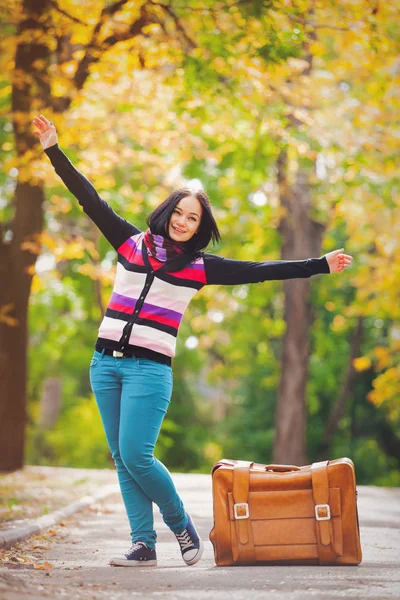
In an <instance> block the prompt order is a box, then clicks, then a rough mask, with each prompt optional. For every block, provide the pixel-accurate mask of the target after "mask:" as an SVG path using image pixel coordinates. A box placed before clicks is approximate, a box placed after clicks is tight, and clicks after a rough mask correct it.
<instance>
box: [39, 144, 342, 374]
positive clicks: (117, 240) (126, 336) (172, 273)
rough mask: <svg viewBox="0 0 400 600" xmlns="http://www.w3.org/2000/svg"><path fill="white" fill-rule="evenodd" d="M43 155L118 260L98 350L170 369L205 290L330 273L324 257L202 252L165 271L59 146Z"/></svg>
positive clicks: (137, 232) (139, 236)
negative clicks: (187, 319) (192, 307)
mask: <svg viewBox="0 0 400 600" xmlns="http://www.w3.org/2000/svg"><path fill="white" fill-rule="evenodd" d="M45 152H46V154H47V155H48V157H49V158H50V160H51V163H52V165H53V166H54V168H55V170H56V173H57V174H58V175H59V176H60V177H61V179H62V180H63V182H64V183H65V185H66V186H67V188H68V189H69V190H70V191H71V192H72V193H73V194H74V196H75V197H76V198H77V199H78V201H79V203H80V205H81V206H82V208H83V210H84V211H85V213H86V214H87V215H88V216H89V217H90V218H91V219H92V220H93V221H94V223H95V224H96V225H97V226H98V227H99V229H100V230H101V231H102V233H103V234H104V235H105V237H106V238H107V239H108V241H109V242H110V243H111V245H112V246H113V247H114V249H115V250H116V252H117V255H118V264H117V273H116V277H115V283H114V289H113V291H112V294H111V298H110V301H109V303H108V306H107V310H106V313H105V315H104V318H103V320H102V322H101V324H100V327H99V331H98V338H97V342H96V348H98V349H100V348H108V349H110V350H124V349H129V350H132V351H133V352H134V353H135V354H136V355H137V356H144V357H148V358H151V359H153V360H156V361H159V362H163V363H166V364H171V359H172V357H173V356H175V349H176V339H177V335H178V330H179V325H180V323H181V321H182V316H183V314H184V312H185V310H186V308H187V306H188V304H189V302H190V300H191V299H192V298H193V296H194V295H195V294H196V293H197V292H198V291H199V290H200V289H201V288H202V287H203V286H205V285H210V284H211V285H218V284H223V285H238V284H247V283H256V282H261V281H266V280H277V279H279V280H282V279H294V278H299V277H302V278H304V277H310V276H311V275H316V274H318V273H329V272H330V270H329V265H328V262H327V260H326V258H325V256H322V257H321V258H309V259H306V260H291V261H289V260H273V261H265V262H253V261H243V260H232V259H227V258H223V257H221V256H217V255H214V254H208V253H205V252H203V253H201V256H200V257H199V258H197V259H196V260H194V261H193V262H191V263H190V264H189V265H186V266H184V267H183V268H180V269H178V270H171V269H172V267H171V265H170V264H169V265H168V269H170V270H169V271H168V270H167V265H166V264H165V263H164V262H161V261H158V260H157V259H155V258H153V257H152V256H151V255H149V252H148V250H147V247H146V245H145V243H144V241H143V238H144V233H143V232H142V231H141V230H140V229H138V228H137V227H136V226H135V225H132V223H129V222H128V221H126V220H125V219H123V218H121V217H120V216H119V215H117V214H116V213H115V212H114V211H113V209H112V208H111V207H110V206H109V205H108V204H107V202H105V201H104V200H102V199H101V198H100V196H99V195H98V193H97V191H96V190H95V188H94V187H93V185H92V184H91V183H90V181H89V180H88V179H87V178H86V177H84V175H82V173H80V172H79V171H78V170H77V169H76V168H75V167H74V165H73V164H72V163H71V161H70V160H69V159H68V158H67V156H66V155H65V154H64V153H63V152H62V150H61V149H60V148H59V146H58V144H55V145H54V146H51V147H50V148H47V149H46V150H45ZM175 268H176V266H175Z"/></svg>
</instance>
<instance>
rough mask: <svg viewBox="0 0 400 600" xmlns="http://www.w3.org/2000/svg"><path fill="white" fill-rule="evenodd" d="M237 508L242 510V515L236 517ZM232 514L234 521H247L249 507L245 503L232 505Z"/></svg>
mask: <svg viewBox="0 0 400 600" xmlns="http://www.w3.org/2000/svg"><path fill="white" fill-rule="evenodd" d="M238 507H240V508H244V515H238V512H237V509H238ZM233 512H234V515H235V519H248V518H249V505H248V504H247V502H239V503H238V504H234V505H233Z"/></svg>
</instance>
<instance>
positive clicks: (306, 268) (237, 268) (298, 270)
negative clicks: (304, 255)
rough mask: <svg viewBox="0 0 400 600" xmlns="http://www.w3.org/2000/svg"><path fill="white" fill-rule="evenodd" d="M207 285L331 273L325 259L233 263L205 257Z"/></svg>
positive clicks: (234, 261) (215, 257) (215, 256)
mask: <svg viewBox="0 0 400 600" xmlns="http://www.w3.org/2000/svg"><path fill="white" fill-rule="evenodd" d="M203 259H204V267H205V271H206V279H207V284H211V285H217V284H223V285H237V284H244V283H258V282H260V281H267V280H276V279H297V278H298V277H311V275H317V274H318V273H330V269H329V265H328V261H327V260H326V258H325V256H322V257H321V258H308V259H306V260H269V261H265V262H252V261H248V260H232V259H229V258H223V257H222V256H217V255H215V254H203Z"/></svg>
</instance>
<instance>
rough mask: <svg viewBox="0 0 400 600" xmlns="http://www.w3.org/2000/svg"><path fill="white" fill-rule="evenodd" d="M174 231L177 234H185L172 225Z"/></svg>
mask: <svg viewBox="0 0 400 600" xmlns="http://www.w3.org/2000/svg"><path fill="white" fill-rule="evenodd" d="M172 229H173V230H174V231H176V232H177V233H185V232H184V231H181V230H180V229H177V228H176V227H174V225H172Z"/></svg>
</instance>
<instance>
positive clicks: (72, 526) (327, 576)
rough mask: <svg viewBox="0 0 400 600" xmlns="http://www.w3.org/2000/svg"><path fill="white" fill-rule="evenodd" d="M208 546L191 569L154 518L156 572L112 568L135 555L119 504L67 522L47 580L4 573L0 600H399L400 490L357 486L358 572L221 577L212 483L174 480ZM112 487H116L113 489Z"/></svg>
mask: <svg viewBox="0 0 400 600" xmlns="http://www.w3.org/2000/svg"><path fill="white" fill-rule="evenodd" d="M173 477H174V480H175V482H176V485H177V487H178V490H179V492H180V494H181V496H182V499H183V501H184V503H185V506H186V507H187V509H188V510H189V511H190V512H191V514H192V515H193V517H194V519H195V521H196V524H197V526H198V528H199V531H200V533H201V535H202V536H203V539H204V540H205V552H204V555H203V559H202V560H201V561H200V562H199V563H198V564H197V565H194V566H193V567H188V566H186V565H185V564H184V563H183V561H182V559H181V556H180V552H179V547H178V544H177V542H176V540H175V537H174V536H173V534H172V533H171V532H170V531H169V529H168V528H167V527H166V526H165V525H164V523H163V521H162V519H161V515H160V513H159V511H158V508H156V509H155V520H156V529H157V533H158V546H157V558H158V566H157V567H155V568H149V567H148V568H147V569H146V568H124V567H111V566H109V565H108V560H109V557H110V556H113V555H114V554H115V553H120V552H122V551H126V550H127V549H128V548H129V546H130V538H129V525H128V520H127V517H126V515H125V512H124V508H123V505H122V501H121V498H120V496H119V494H113V495H112V496H110V497H108V498H106V499H105V500H101V501H99V502H98V503H97V504H95V505H94V506H92V507H90V508H86V509H85V510H83V511H82V512H79V513H76V514H75V515H72V516H70V517H68V518H67V519H65V520H64V524H65V527H61V526H60V527H59V530H62V531H64V532H65V534H64V536H63V537H61V536H60V535H56V536H54V542H52V543H51V544H50V549H48V550H45V551H44V552H43V554H42V555H41V559H40V560H41V562H43V561H44V560H46V561H48V562H49V563H51V565H52V568H49V569H47V570H43V571H41V570H32V569H30V570H28V569H27V568H24V565H21V566H20V567H18V568H16V569H9V568H5V567H3V568H0V598H1V600H26V599H29V600H36V599H39V598H51V600H54V599H58V598H64V597H68V598H72V599H73V600H87V599H93V600H100V599H103V598H107V599H108V600H128V599H131V598H140V599H141V600H146V599H156V598H161V599H165V600H172V599H175V598H176V599H190V600H203V599H207V600H210V599H213V600H214V599H216V600H228V599H229V600H237V599H240V600H247V599H248V598H254V599H258V598H268V599H269V600H283V599H285V600H303V599H304V600H306V599H307V600H308V599H310V598H316V599H317V600H331V599H332V600H333V599H336V598H363V599H369V598H373V599H376V600H381V599H384V598H397V599H400V489H388V488H376V487H365V486H358V490H359V495H358V498H359V499H358V507H359V518H360V527H361V542H362V549H363V561H362V563H361V564H360V565H359V566H358V567H306V566H303V567H297V566H279V567H276V566H273V567H265V566H262V567H229V568H228V567H217V566H216V565H215V563H214V558H213V550H212V545H211V542H210V541H209V539H208V534H209V532H210V530H211V528H212V525H213V517H212V494H211V478H210V476H209V475H184V474H177V475H173ZM110 483H114V480H112V481H110Z"/></svg>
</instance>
